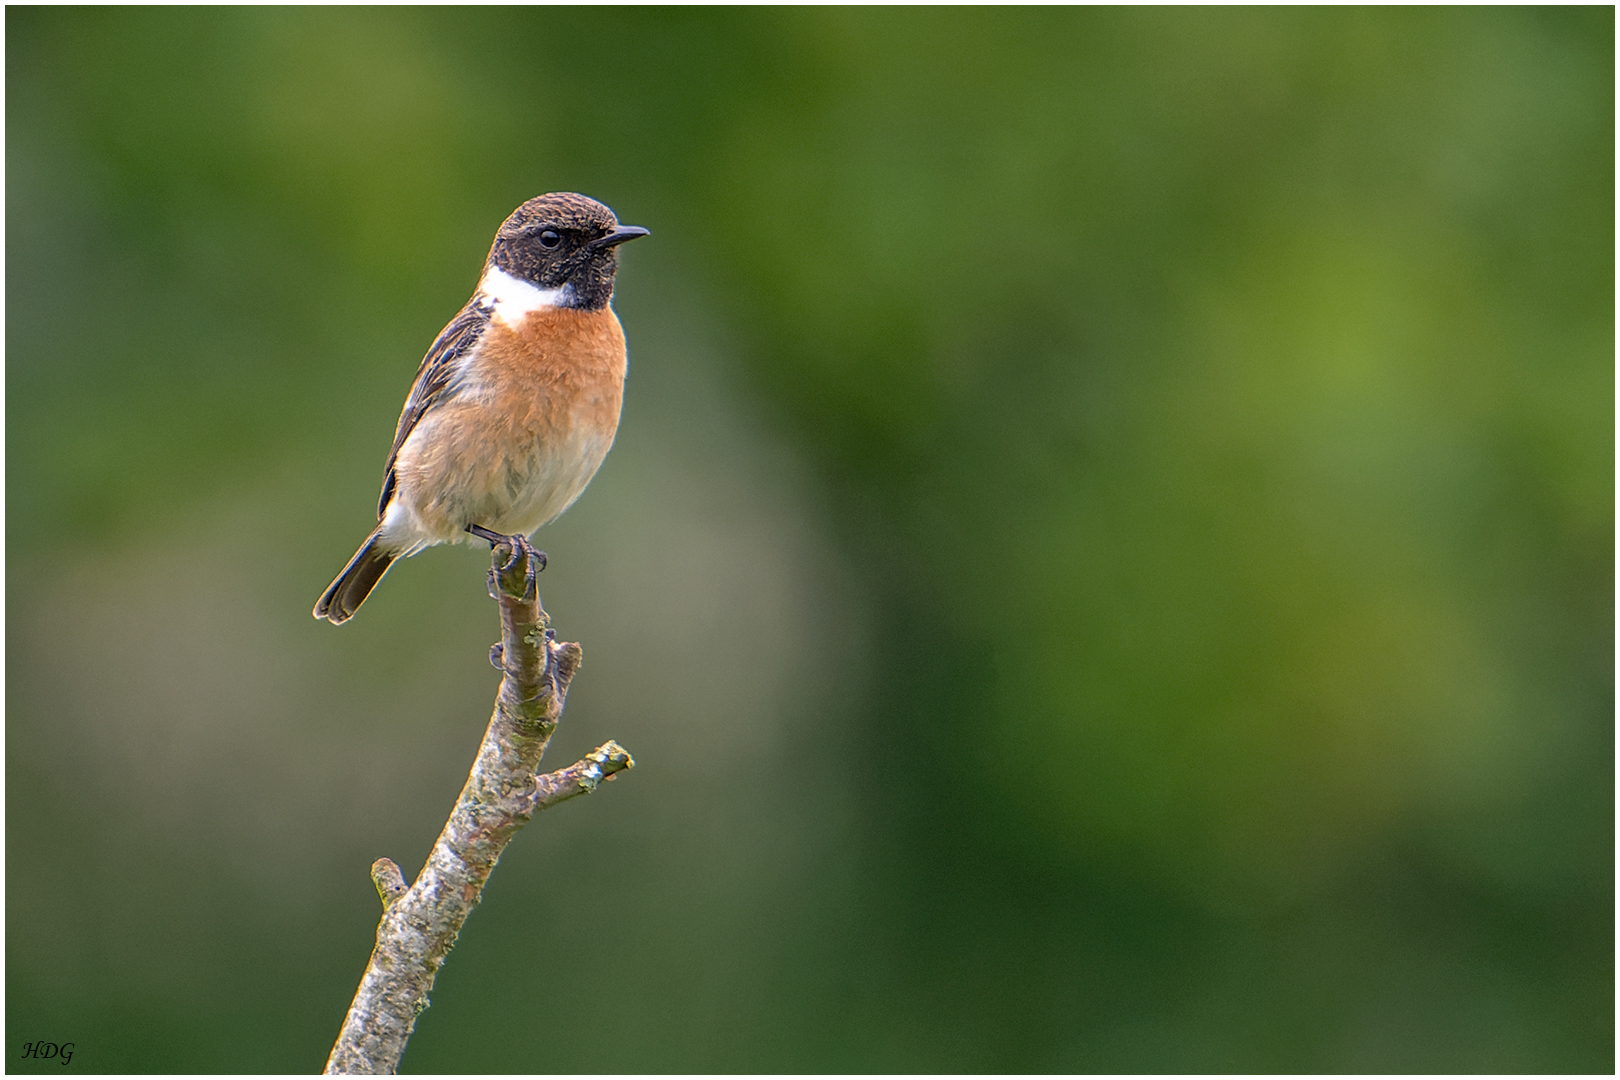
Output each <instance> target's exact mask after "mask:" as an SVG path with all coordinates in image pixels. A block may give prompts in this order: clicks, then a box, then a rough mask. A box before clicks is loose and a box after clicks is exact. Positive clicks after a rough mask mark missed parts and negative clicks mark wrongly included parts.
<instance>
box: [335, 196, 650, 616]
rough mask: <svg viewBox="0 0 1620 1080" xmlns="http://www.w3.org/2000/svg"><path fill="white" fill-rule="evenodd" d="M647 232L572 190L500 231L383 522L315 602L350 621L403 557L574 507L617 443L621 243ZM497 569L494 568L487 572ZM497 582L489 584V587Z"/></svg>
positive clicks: (413, 413)
mask: <svg viewBox="0 0 1620 1080" xmlns="http://www.w3.org/2000/svg"><path fill="white" fill-rule="evenodd" d="M646 235H648V231H647V230H646V229H643V228H640V227H639V226H635V225H621V224H619V219H618V217H617V216H615V214H614V213H613V211H612V210H610V209H608V208H607V207H606V206H604V205H603V204H601V203H599V202H597V201H596V200H595V199H592V198H589V197H587V196H585V195H580V194H578V193H576V192H552V193H550V194H547V195H538V196H536V197H535V198H532V199H530V200H528V201H527V202H525V203H524V204H523V205H522V206H519V207H518V208H517V209H516V210H514V211H513V212H512V214H511V216H509V217H508V218H507V219H506V220H505V221H504V222H503V223H502V224H501V227H500V229H499V230H497V231H496V233H495V241H494V243H493V244H492V245H491V246H490V249H489V257H488V258H487V259H485V260H484V269H483V273H482V275H481V276H480V278H479V281H478V288H477V289H476V290H475V291H474V293H473V295H472V298H471V299H470V300H468V301H467V303H466V305H465V306H463V307H462V309H461V310H460V311H459V312H457V313H456V316H455V318H453V319H451V320H450V323H449V325H447V326H446V327H445V328H444V329H443V330H442V331H440V333H439V336H438V337H437V338H436V339H434V342H433V345H432V347H431V348H429V349H428V351H427V355H426V356H425V357H423V358H422V364H421V367H420V368H419V369H418V370H417V372H416V381H415V382H414V383H413V384H412V385H411V392H410V394H409V395H408V396H407V397H406V399H405V407H404V409H403V410H402V411H401V412H400V415H399V424H398V425H397V426H396V427H395V429H394V444H393V446H392V447H391V448H390V449H389V451H388V461H387V464H386V465H385V466H384V469H383V482H382V496H381V498H379V499H378V501H377V527H376V528H374V529H372V530H371V534H370V535H369V536H367V537H366V539H365V542H364V543H362V544H361V545H360V548H359V550H358V551H356V552H355V553H354V557H353V558H352V559H350V560H349V562H348V565H346V566H345V567H344V568H343V570H342V572H341V573H339V574H338V576H337V577H336V578H335V579H334V580H333V581H332V584H331V585H329V586H327V589H326V591H325V592H323V593H322V594H321V598H320V600H318V601H316V603H315V612H314V614H315V617H316V618H317V619H326V620H329V621H330V622H332V623H334V624H335V623H343V622H347V621H348V620H349V619H351V618H353V617H354V613H355V612H356V611H358V610H359V608H360V605H361V604H362V603H364V602H365V599H366V597H367V596H369V595H371V590H372V589H374V588H376V587H377V583H378V582H379V581H381V580H382V577H383V575H384V574H386V573H387V572H388V568H389V567H390V566H392V565H393V564H394V562H395V561H396V560H398V559H402V558H405V557H407V556H410V555H414V554H416V553H417V552H419V551H421V550H422V549H423V548H427V547H431V546H433V545H435V544H448V543H456V542H467V543H477V542H478V541H480V540H484V541H487V542H488V543H489V544H490V546H491V548H492V549H493V548H494V547H495V546H497V545H499V544H503V543H504V544H507V545H508V546H509V547H510V548H511V549H512V559H511V560H509V562H508V565H510V563H511V562H512V561H515V560H516V559H517V557H518V555H519V553H520V552H521V553H526V554H528V555H529V556H530V558H529V561H528V573H529V574H530V576H531V578H532V575H533V574H534V572H535V571H536V569H539V568H543V567H544V565H545V554H544V552H539V551H535V550H534V549H533V547H532V546H531V545H530V544H529V542H528V537H529V536H530V535H531V534H533V533H534V532H535V531H536V530H538V529H539V528H540V527H541V526H543V525H545V524H547V523H548V522H550V521H552V520H554V519H555V518H556V517H557V516H558V515H559V514H561V513H562V512H563V511H564V510H567V509H568V508H569V507H570V506H571V505H573V503H574V500H575V499H577V498H579V496H580V494H581V493H582V492H583V491H584V490H585V486H586V485H587V484H589V483H590V482H591V478H592V477H593V476H595V475H596V470H597V468H598V467H599V466H600V465H601V464H602V460H603V458H605V457H606V456H607V452H608V449H609V447H611V446H612V445H613V438H614V435H615V434H616V433H617V431H618V427H619V410H620V406H621V404H622V403H623V400H624V377H625V369H626V354H625V343H624V330H623V328H622V327H621V326H620V325H619V319H618V316H617V315H615V314H614V312H613V308H612V306H611V301H612V299H613V284H614V276H615V274H616V273H617V270H618V252H619V245H621V244H623V243H625V242H627V241H630V240H635V239H637V238H639V237H643V236H646ZM491 574H492V575H493V571H491ZM492 591H493V590H492Z"/></svg>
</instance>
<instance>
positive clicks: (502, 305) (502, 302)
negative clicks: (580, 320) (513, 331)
mask: <svg viewBox="0 0 1620 1080" xmlns="http://www.w3.org/2000/svg"><path fill="white" fill-rule="evenodd" d="M478 289H479V291H480V292H482V293H483V294H484V295H485V296H488V297H489V298H490V299H491V300H492V301H494V304H495V308H494V311H493V312H491V314H492V316H493V317H494V318H497V319H499V320H501V322H503V323H506V324H507V325H508V326H517V325H518V324H519V323H521V322H522V321H523V320H524V318H525V317H527V316H528V315H529V313H530V312H534V311H541V310H543V309H545V308H555V307H567V306H568V303H569V301H571V300H573V298H574V287H573V286H572V285H564V286H563V287H562V288H560V289H542V288H540V287H539V286H537V285H531V284H530V283H529V282H527V281H524V280H523V279H521V278H515V277H513V276H512V275H511V274H508V273H507V272H506V271H505V270H502V269H501V268H500V267H498V266H491V267H490V268H489V270H488V272H486V273H485V274H484V280H483V281H481V282H479V283H478Z"/></svg>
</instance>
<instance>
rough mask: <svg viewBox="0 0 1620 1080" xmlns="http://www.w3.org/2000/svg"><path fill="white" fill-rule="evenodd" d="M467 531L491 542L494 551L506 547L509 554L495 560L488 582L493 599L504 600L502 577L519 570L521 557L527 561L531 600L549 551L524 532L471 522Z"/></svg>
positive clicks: (525, 582) (525, 575) (527, 588)
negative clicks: (501, 530)
mask: <svg viewBox="0 0 1620 1080" xmlns="http://www.w3.org/2000/svg"><path fill="white" fill-rule="evenodd" d="M467 531H468V532H470V533H472V534H473V535H474V536H477V537H480V538H482V539H484V540H488V541H489V548H490V551H492V552H494V551H497V550H498V549H500V548H501V547H503V546H504V547H505V548H506V549H507V551H508V554H507V557H506V558H505V559H504V560H502V561H501V563H500V565H498V566H497V565H495V563H494V561H493V560H491V563H490V567H489V575H488V577H487V579H486V580H487V581H488V584H489V598H490V599H491V600H499V599H501V595H502V593H501V587H500V579H501V578H502V577H504V576H506V575H507V574H510V573H511V572H512V571H513V570H516V569H517V565H518V560H519V559H523V560H525V563H524V569H523V599H525V600H527V599H528V598H529V597H530V596H531V595H534V594H535V591H536V590H535V580H534V578H535V575H536V574H538V573H539V572H540V571H542V570H544V569H545V568H546V553H545V552H543V551H541V550H540V549H539V548H537V547H535V546H534V545H533V544H531V543H529V538H528V537H527V536H524V535H522V534H518V535H516V536H506V535H504V534H503V533H498V532H495V531H494V530H492V529H486V528H484V527H483V526H482V525H468V526H467Z"/></svg>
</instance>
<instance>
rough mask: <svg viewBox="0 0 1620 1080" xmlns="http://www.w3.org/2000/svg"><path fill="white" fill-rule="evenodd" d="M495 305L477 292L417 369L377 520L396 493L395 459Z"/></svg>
mask: <svg viewBox="0 0 1620 1080" xmlns="http://www.w3.org/2000/svg"><path fill="white" fill-rule="evenodd" d="M492 310H493V308H492V306H491V305H490V304H489V303H488V301H487V300H486V299H485V298H484V297H483V296H474V297H473V298H472V299H471V300H469V301H467V306H466V307H464V308H462V309H461V310H460V311H459V312H457V314H456V317H455V318H453V319H451V320H450V325H448V326H446V327H445V328H444V329H443V330H441V331H439V336H438V337H437V338H436V339H435V340H434V342H433V347H432V348H430V349H429V350H428V352H427V355H426V356H424V357H422V366H421V367H420V368H418V369H417V371H416V382H415V383H413V384H412V386H411V394H410V396H409V397H407V398H406V399H405V408H404V410H402V411H401V412H400V414H399V426H398V427H397V428H395V429H394V445H393V448H392V449H390V450H389V451H388V465H387V466H386V467H385V469H384V471H383V486H382V497H381V498H380V499H378V500H377V520H378V521H381V520H382V516H383V514H384V512H386V511H387V509H388V500H389V499H391V498H393V497H394V459H395V458H396V457H398V456H399V448H400V447H402V446H404V445H405V440H406V439H408V438H410V434H411V432H412V431H414V430H415V429H416V424H417V421H419V420H421V419H422V417H423V415H424V414H425V413H426V412H427V411H428V410H429V409H431V408H433V406H434V405H435V404H437V403H438V402H439V401H440V400H441V399H442V398H443V397H444V394H445V391H446V390H447V389H448V388H449V386H450V380H451V378H452V377H453V376H454V375H455V373H456V361H458V360H460V359H461V358H462V357H464V356H466V355H467V354H468V353H469V352H471V351H472V349H473V347H474V346H476V345H477V344H478V339H479V338H481V337H483V336H484V330H485V329H486V328H488V326H489V317H490V312H491V311H492Z"/></svg>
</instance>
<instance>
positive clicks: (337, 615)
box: [315, 533, 397, 625]
mask: <svg viewBox="0 0 1620 1080" xmlns="http://www.w3.org/2000/svg"><path fill="white" fill-rule="evenodd" d="M395 558H397V556H396V555H394V554H393V553H391V552H387V551H383V550H382V549H381V548H379V547H378V546H377V534H376V533H372V534H371V535H370V536H368V537H366V542H365V543H364V544H361V545H360V550H359V551H357V552H355V553H354V558H352V559H350V560H349V565H348V566H345V567H344V568H343V572H342V573H341V574H339V575H338V576H337V580H336V581H334V582H332V584H330V585H328V586H327V587H326V591H325V592H323V593H322V594H321V598H320V599H319V600H317V601H316V602H315V617H316V618H317V619H331V620H332V622H333V624H334V625H335V624H337V623H341V622H348V621H349V619H351V618H352V617H353V616H354V613H355V612H356V611H359V610H360V605H361V604H363V603H365V602H366V597H368V596H370V595H371V590H372V589H375V588H376V587H377V582H379V581H381V580H382V576H383V575H384V574H386V573H388V567H389V566H390V565H391V564H392V563H393V561H394V559H395Z"/></svg>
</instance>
